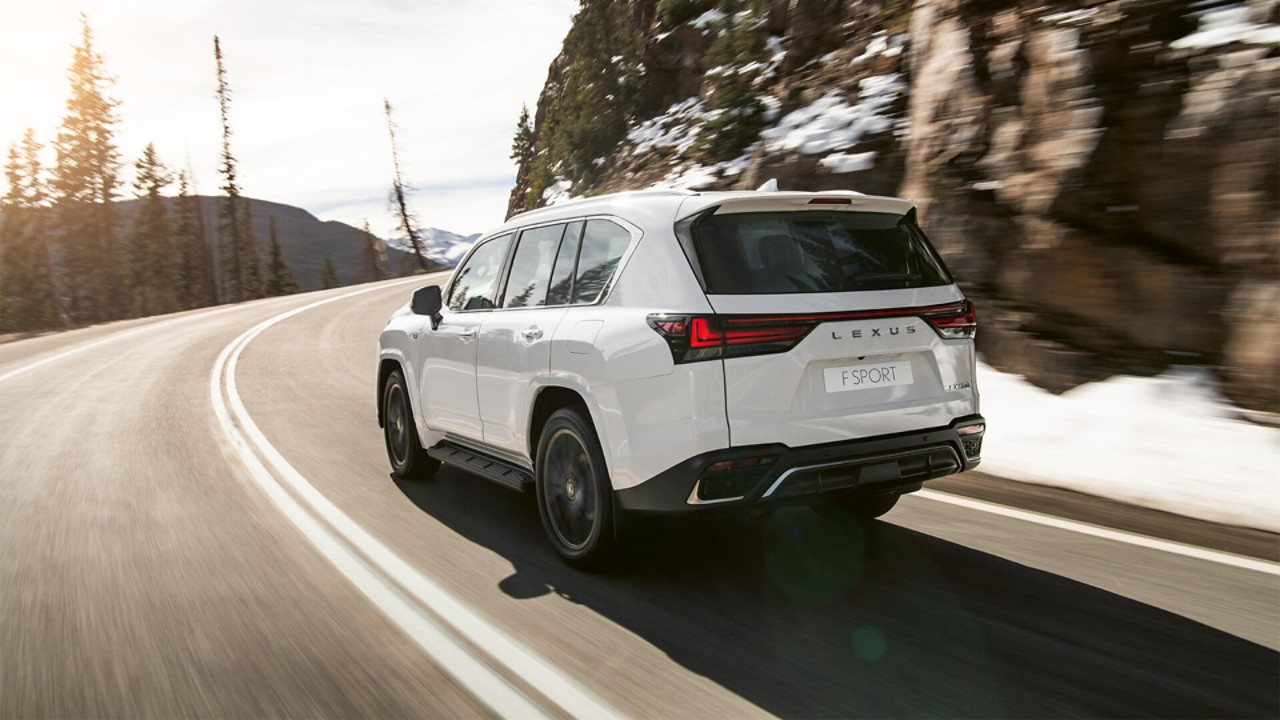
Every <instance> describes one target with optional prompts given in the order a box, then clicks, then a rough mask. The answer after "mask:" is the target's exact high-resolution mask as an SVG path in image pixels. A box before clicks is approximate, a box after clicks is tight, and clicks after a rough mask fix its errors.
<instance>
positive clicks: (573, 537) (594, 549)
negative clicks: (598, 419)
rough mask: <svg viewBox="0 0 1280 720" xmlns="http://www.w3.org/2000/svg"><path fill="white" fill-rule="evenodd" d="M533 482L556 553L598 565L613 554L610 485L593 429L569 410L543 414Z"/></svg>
mask: <svg viewBox="0 0 1280 720" xmlns="http://www.w3.org/2000/svg"><path fill="white" fill-rule="evenodd" d="M534 478H535V480H534V484H535V485H536V487H537V496H538V514H539V515H541V516H542V529H543V530H544V531H545V532H546V534H547V538H548V539H549V540H550V541H551V545H552V547H554V548H555V549H556V552H557V553H559V555H560V557H561V558H562V559H563V560H564V561H565V562H566V563H568V564H569V565H571V566H573V567H576V568H579V569H584V570H585V569H600V568H603V567H605V566H606V565H608V564H609V562H610V561H611V560H613V558H614V557H615V555H616V552H617V546H618V541H617V537H616V534H615V532H614V517H613V485H612V483H611V482H610V481H609V470H608V467H607V466H606V465H605V462H604V453H603V452H601V450H600V441H599V439H598V438H597V437H596V432H595V429H594V428H593V427H592V426H591V423H590V422H589V421H588V420H587V419H586V418H585V417H584V416H583V414H582V413H581V412H580V411H578V410H575V409H572V408H564V409H561V410H557V411H555V412H554V413H552V414H551V417H549V418H547V422H546V424H545V425H543V427H542V434H541V437H540V439H539V441H538V460H537V466H536V468H535V475H534Z"/></svg>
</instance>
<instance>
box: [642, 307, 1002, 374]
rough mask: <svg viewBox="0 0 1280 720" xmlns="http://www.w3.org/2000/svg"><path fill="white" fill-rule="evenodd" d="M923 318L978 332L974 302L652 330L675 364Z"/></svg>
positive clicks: (672, 323) (672, 321)
mask: <svg viewBox="0 0 1280 720" xmlns="http://www.w3.org/2000/svg"><path fill="white" fill-rule="evenodd" d="M896 317H919V318H921V319H923V320H924V321H925V322H927V323H929V325H930V327H932V328H933V329H934V330H935V331H937V333H938V335H940V336H941V337H943V338H944V339H947V340H956V339H961V338H971V337H973V336H974V333H975V332H976V331H977V328H978V318H977V315H976V314H975V312H974V309H973V303H971V302H969V301H968V300H965V301H963V302H959V303H952V304H949V305H932V306H929V307H916V308H892V309H887V310H851V311H848V312H833V313H816V314H806V315H650V316H649V317H648V320H649V327H651V328H653V329H654V330H656V331H657V332H658V334H659V335H661V336H662V337H663V339H664V340H666V341H667V345H668V346H670V348H671V358H672V359H673V360H674V361H675V362H676V363H686V362H696V361H698V360H714V359H718V358H732V357H746V356H749V355H768V354H771V353H779V352H786V351H788V350H790V349H791V348H793V347H795V346H796V345H798V344H799V343H800V341H801V340H803V339H804V338H805V337H806V336H807V335H808V334H809V332H810V331H812V330H813V329H814V328H815V327H817V326H818V325H820V324H822V323H824V322H841V321H847V320H879V319H884V318H896Z"/></svg>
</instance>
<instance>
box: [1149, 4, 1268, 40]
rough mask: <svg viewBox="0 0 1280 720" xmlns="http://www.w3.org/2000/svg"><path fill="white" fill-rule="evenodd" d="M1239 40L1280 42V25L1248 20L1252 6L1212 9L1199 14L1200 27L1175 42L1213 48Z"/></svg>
mask: <svg viewBox="0 0 1280 720" xmlns="http://www.w3.org/2000/svg"><path fill="white" fill-rule="evenodd" d="M1233 42H1240V43H1249V44H1254V45H1273V44H1276V43H1280V25H1274V24H1267V25H1260V24H1258V23H1255V22H1252V21H1250V20H1249V9H1248V8H1246V7H1244V6H1242V5H1233V6H1231V7H1225V8H1219V9H1217V10H1210V11H1209V12H1207V13H1205V14H1204V15H1201V16H1200V28H1199V29H1198V30H1197V31H1196V32H1194V33H1191V34H1190V35H1187V36H1186V37H1182V38H1179V39H1177V40H1175V41H1173V42H1172V43H1170V45H1169V46H1170V47H1173V48H1178V49H1182V48H1211V47H1218V46H1219V45H1226V44H1228V43H1233Z"/></svg>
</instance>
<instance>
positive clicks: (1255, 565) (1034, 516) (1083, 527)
mask: <svg viewBox="0 0 1280 720" xmlns="http://www.w3.org/2000/svg"><path fill="white" fill-rule="evenodd" d="M911 497H919V498H924V499H926V500H933V501H935V502H942V503H947V504H949V505H956V506H959V507H963V508H968V509H970V510H979V511H981V512H985V513H991V514H992V515H1000V516H1002V517H1007V518H1013V519H1015V520H1023V521H1025V522H1030V523H1036V524H1037V525H1044V526H1046V527H1051V528H1058V529H1059V530H1068V531H1070V532H1074V533H1080V534H1081V535H1091V536H1093V537H1096V538H1102V539H1104V540H1112V541H1114V542H1121V543H1125V544H1128V545H1136V546H1138V547H1144V548H1150V549H1152V550H1160V551H1162V552H1167V553H1172V554H1174V555H1182V556H1184V557H1190V558H1196V559H1197V560H1207V561H1209V562H1213V563H1218V564H1219V565H1230V566H1231V567H1237V568H1241V569H1243V570H1252V571H1254V572H1260V573H1266V574H1267V575H1280V564H1277V563H1272V562H1267V561H1266V560H1258V559H1255V558H1249V557H1244V556H1242V555H1235V554H1232V553H1227V552H1221V551H1218V550H1209V549H1206V548H1202V547H1196V546H1194V545H1185V544H1183V543H1178V542H1173V541H1170V540H1160V539H1158V538H1153V537H1149V536H1147V535H1138V534H1137V533H1130V532H1124V531H1122V530H1112V529H1110V528H1104V527H1100V526H1098V525H1090V524H1089V523H1083V522H1077V521H1075V520H1066V519H1063V518H1059V517H1054V516H1052V515H1043V514H1041V513H1037V512H1030V511H1028V510H1017V509H1014V508H1011V507H1005V506H1004V505H997V504H996V503H990V502H985V501H983V500H974V499H971V498H967V497H961V496H959V495H952V494H950V493H942V492H938V491H936V490H921V491H919V492H916V493H912V495H911Z"/></svg>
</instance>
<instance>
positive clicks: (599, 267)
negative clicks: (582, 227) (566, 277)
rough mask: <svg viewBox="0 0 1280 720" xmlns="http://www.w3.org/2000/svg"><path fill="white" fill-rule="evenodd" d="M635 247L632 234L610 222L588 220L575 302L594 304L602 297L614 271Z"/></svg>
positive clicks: (579, 259) (580, 255) (579, 262)
mask: <svg viewBox="0 0 1280 720" xmlns="http://www.w3.org/2000/svg"><path fill="white" fill-rule="evenodd" d="M630 244H631V233H629V232H627V231H626V229H625V228H623V227H622V226H621V225H619V224H617V223H615V222H610V221H609V220H588V221H587V229H586V232H584V233H583V235H582V251H581V252H580V253H579V255H578V277H577V280H576V282H575V283H574V293H573V295H574V302H579V303H591V302H595V301H596V299H597V298H599V297H600V292H601V291H602V290H604V286H605V284H607V283H608V282H609V278H610V277H613V271H614V270H615V269H617V267H618V261H619V260H621V259H622V253H624V252H626V250H627V245H630Z"/></svg>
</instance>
